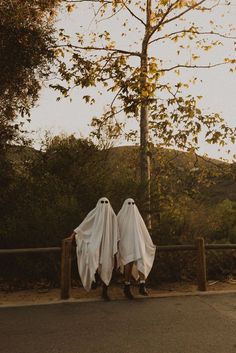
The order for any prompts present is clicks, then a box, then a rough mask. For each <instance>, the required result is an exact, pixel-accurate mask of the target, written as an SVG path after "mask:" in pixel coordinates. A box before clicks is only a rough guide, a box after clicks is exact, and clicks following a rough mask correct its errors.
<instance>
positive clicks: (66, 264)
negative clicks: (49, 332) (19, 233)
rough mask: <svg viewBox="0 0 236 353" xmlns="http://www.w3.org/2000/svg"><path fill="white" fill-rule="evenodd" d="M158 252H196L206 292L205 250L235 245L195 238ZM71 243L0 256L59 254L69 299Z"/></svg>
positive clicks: (64, 290) (199, 276) (64, 293)
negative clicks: (193, 241)
mask: <svg viewBox="0 0 236 353" xmlns="http://www.w3.org/2000/svg"><path fill="white" fill-rule="evenodd" d="M157 249H158V252H162V251H164V252H165V251H169V252H175V251H196V252H197V266H196V274H197V283H198V289H199V290H200V291H206V290H207V265H206V250H235V249H236V244H205V241H204V238H197V239H196V243H195V244H189V245H160V246H158V247H157ZM71 250H72V242H71V240H70V239H64V240H63V241H62V246H61V247H49V248H26V249H0V255H10V254H15V255H16V254H28V253H51V252H54V253H55V252H58V253H60V252H61V299H68V298H69V297H70V289H71V253H72V251H71Z"/></svg>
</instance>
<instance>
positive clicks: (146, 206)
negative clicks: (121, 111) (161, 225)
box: [140, 104, 152, 231]
mask: <svg viewBox="0 0 236 353" xmlns="http://www.w3.org/2000/svg"><path fill="white" fill-rule="evenodd" d="M148 135H149V134H148V106H147V105H146V106H145V105H144V104H142V106H141V113H140V172H141V173H140V176H141V192H142V202H143V212H144V220H145V223H146V225H147V228H148V230H149V231H151V229H152V222H151V185H150V179H151V172H150V155H149V148H148Z"/></svg>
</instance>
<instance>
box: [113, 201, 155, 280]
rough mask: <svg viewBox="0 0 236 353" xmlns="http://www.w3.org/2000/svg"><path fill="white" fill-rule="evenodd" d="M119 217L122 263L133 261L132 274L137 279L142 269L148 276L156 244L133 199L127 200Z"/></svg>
mask: <svg viewBox="0 0 236 353" xmlns="http://www.w3.org/2000/svg"><path fill="white" fill-rule="evenodd" d="M117 218H118V224H119V230H120V243H119V258H120V263H121V265H126V264H128V263H129V262H132V261H133V262H134V266H133V269H132V275H133V276H134V277H135V278H136V279H137V277H138V271H140V272H141V273H143V274H144V276H145V278H147V277H148V275H149V272H150V270H151V268H152V265H153V261H154V257H155V251H156V246H155V245H154V244H153V242H152V239H151V237H150V235H149V232H148V230H147V228H146V225H145V223H144V221H143V219H142V216H141V215H140V213H139V210H138V208H137V206H136V205H135V202H134V200H133V199H127V200H125V202H124V204H123V206H122V208H121V210H120V212H119V213H118V215H117ZM137 270H138V271H137Z"/></svg>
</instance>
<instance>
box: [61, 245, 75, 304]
mask: <svg viewBox="0 0 236 353" xmlns="http://www.w3.org/2000/svg"><path fill="white" fill-rule="evenodd" d="M71 245H72V242H71V240H68V239H64V240H63V241H62V251H61V299H68V298H70V289H71Z"/></svg>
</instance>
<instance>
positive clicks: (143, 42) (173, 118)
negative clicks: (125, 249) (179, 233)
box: [53, 0, 236, 229]
mask: <svg viewBox="0 0 236 353" xmlns="http://www.w3.org/2000/svg"><path fill="white" fill-rule="evenodd" d="M64 2H66V6H67V9H68V11H69V12H71V11H72V10H73V9H76V6H77V5H78V8H79V9H80V10H81V8H82V6H85V7H83V11H85V10H86V11H87V12H86V16H88V14H89V13H90V14H91V13H92V14H93V18H92V19H91V22H90V21H89V23H90V27H89V31H88V29H87V24H88V21H86V23H84V21H83V19H82V18H81V23H80V24H81V26H80V28H78V33H76V34H75V35H72V36H68V34H66V33H65V32H64V31H63V30H61V31H60V39H61V43H60V45H58V46H57V55H58V61H59V73H60V75H61V78H62V79H63V80H65V81H67V83H68V84H67V85H66V84H63V85H62V84H61V83H58V84H55V85H53V87H54V88H55V89H57V90H59V91H60V92H61V93H62V94H63V95H64V96H69V94H70V90H71V89H72V88H74V87H75V86H77V87H82V88H88V87H97V88H98V90H99V91H101V92H102V87H104V88H105V89H106V90H107V91H108V93H109V95H108V97H111V98H110V99H111V101H110V104H109V105H108V106H107V110H106V112H105V113H104V114H103V115H102V116H98V117H96V118H94V119H93V122H92V124H93V126H94V127H96V128H97V130H96V136H97V137H98V138H99V137H100V136H101V132H102V129H103V127H104V126H105V128H106V129H107V131H108V132H109V134H110V136H113V137H116V136H117V135H119V134H120V133H122V132H123V130H124V119H125V117H126V118H136V119H137V120H138V122H139V126H140V130H139V137H140V185H141V186H142V194H143V212H144V214H145V220H146V223H147V225H148V227H149V229H151V197H150V174H151V169H150V148H149V147H150V143H153V142H155V143H158V144H159V145H164V146H175V147H178V148H181V149H185V150H191V149H196V148H197V146H198V136H199V134H200V133H203V135H204V137H205V139H206V140H207V141H208V142H209V143H219V144H221V145H223V144H225V142H226V140H227V138H230V139H231V141H232V142H234V136H233V128H230V127H228V126H227V124H226V123H225V122H224V121H223V119H222V118H221V117H220V115H219V114H218V113H217V112H216V113H212V114H206V113H204V112H202V111H201V109H200V108H199V107H198V100H199V99H201V97H200V96H198V97H194V96H192V95H191V94H190V93H189V85H190V83H191V82H192V83H194V82H195V81H196V80H197V77H196V73H195V75H194V76H193V77H192V78H191V79H189V80H186V81H187V82H185V81H184V79H183V77H180V78H179V75H180V73H181V70H193V69H194V71H195V70H196V69H210V68H214V67H216V66H223V65H228V66H229V69H230V70H231V71H235V63H236V60H235V57H234V40H235V38H236V34H235V29H234V28H233V26H231V25H229V26H228V28H224V27H223V26H222V25H221V22H220V15H219V13H222V15H223V14H224V13H225V12H227V11H228V10H230V9H231V3H230V1H226V0H222V1H216V0H158V1H153V0H112V1H110V0H94V1H87V2H86V1H82V0H78V1H76V0H74V1H64ZM78 18H79V14H78ZM105 20H106V21H105ZM83 23H84V25H83ZM92 26H94V30H92ZM226 41H228V42H230V41H231V43H232V44H231V49H230V50H229V53H227V54H226V53H225V50H221V51H220V50H219V51H218V52H217V53H218V54H217V56H216V55H214V50H217V48H221V46H223V45H224V43H225V42H226ZM170 44H172V51H171V52H170V53H171V55H170V56H171V57H169V58H164V57H162V56H161V52H162V51H163V48H165V49H166V50H167V49H169V48H170ZM190 50H191V57H190V58H189V52H190ZM211 50H212V51H213V54H209V53H210V52H211ZM64 57H66V58H67V61H65V60H64V59H63V58H64ZM68 58H69V63H68ZM172 73H175V74H176V77H175V78H174V76H173V75H171V74H172ZM91 91H92V90H91ZM83 98H84V99H85V101H86V102H87V103H90V104H94V103H95V97H94V96H92V95H90V94H89V95H88V94H86V95H85V96H84V97H83ZM119 116H121V117H122V119H120V118H119ZM135 134H136V132H135V131H130V132H129V133H127V134H126V136H127V137H128V138H130V137H133V136H134V135H135Z"/></svg>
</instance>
